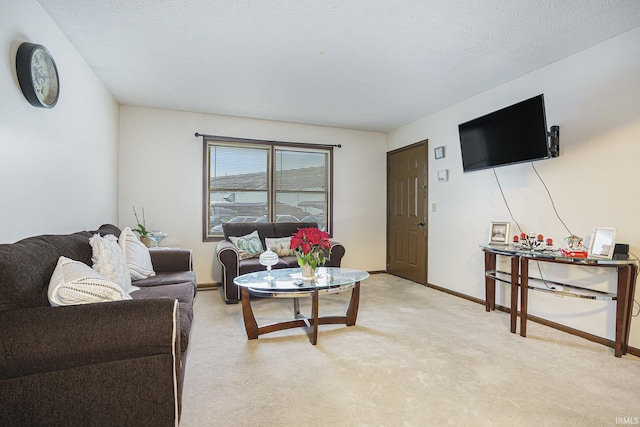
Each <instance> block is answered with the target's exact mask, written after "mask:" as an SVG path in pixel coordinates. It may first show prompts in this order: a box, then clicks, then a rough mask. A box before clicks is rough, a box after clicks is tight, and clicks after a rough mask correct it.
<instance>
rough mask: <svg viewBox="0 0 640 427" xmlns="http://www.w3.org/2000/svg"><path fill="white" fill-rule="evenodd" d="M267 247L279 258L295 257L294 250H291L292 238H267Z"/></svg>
mask: <svg viewBox="0 0 640 427" xmlns="http://www.w3.org/2000/svg"><path fill="white" fill-rule="evenodd" d="M264 243H265V247H266V248H269V249H271V250H272V251H273V252H275V253H276V254H277V255H278V256H292V255H295V252H294V250H293V249H291V236H289V237H275V238H271V237H267V238H265V239H264Z"/></svg>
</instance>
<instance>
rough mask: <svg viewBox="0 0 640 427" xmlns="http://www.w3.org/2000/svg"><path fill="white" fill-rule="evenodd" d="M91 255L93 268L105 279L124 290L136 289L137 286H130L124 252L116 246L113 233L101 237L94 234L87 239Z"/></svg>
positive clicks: (116, 242)
mask: <svg viewBox="0 0 640 427" xmlns="http://www.w3.org/2000/svg"><path fill="white" fill-rule="evenodd" d="M89 243H90V244H91V249H92V250H93V255H92V256H91V261H93V269H94V270H96V271H97V272H98V273H100V274H102V275H103V276H104V277H106V278H107V279H109V280H111V281H112V282H114V283H116V284H118V286H120V287H121V288H122V289H123V290H124V291H125V292H127V293H129V292H133V291H137V290H138V289H140V288H138V287H137V286H131V274H129V269H128V268H127V262H126V261H125V259H124V253H122V249H120V246H118V239H117V238H116V236H114V235H113V234H107V235H106V236H104V237H102V236H100V235H99V234H94V235H93V237H92V238H90V239H89Z"/></svg>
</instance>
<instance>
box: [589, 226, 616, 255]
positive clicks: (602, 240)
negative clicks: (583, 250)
mask: <svg viewBox="0 0 640 427" xmlns="http://www.w3.org/2000/svg"><path fill="white" fill-rule="evenodd" d="M616 233H617V229H616V228H608V227H595V228H594V229H593V233H592V234H591V241H590V242H589V257H590V258H603V259H611V258H612V257H613V250H614V249H615V246H616Z"/></svg>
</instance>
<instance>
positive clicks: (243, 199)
mask: <svg viewBox="0 0 640 427" xmlns="http://www.w3.org/2000/svg"><path fill="white" fill-rule="evenodd" d="M204 152H205V162H204V169H205V191H204V198H203V202H204V204H203V205H204V207H205V209H204V220H203V224H204V230H203V235H204V240H213V239H214V238H217V237H220V236H222V235H223V233H222V224H223V223H225V222H298V221H300V222H316V223H317V224H318V227H319V228H321V229H323V230H325V231H327V232H328V233H331V218H332V204H331V185H332V169H331V162H332V157H333V150H332V148H331V147H326V146H320V147H317V146H311V147H309V146H306V145H305V144H296V143H277V142H267V141H252V140H241V139H235V138H224V137H205V138H204Z"/></svg>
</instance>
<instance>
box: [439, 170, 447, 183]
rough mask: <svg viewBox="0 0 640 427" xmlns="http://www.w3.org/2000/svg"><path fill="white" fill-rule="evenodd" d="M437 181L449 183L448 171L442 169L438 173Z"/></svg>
mask: <svg viewBox="0 0 640 427" xmlns="http://www.w3.org/2000/svg"><path fill="white" fill-rule="evenodd" d="M438 181H440V182H444V181H449V169H442V170H439V171H438Z"/></svg>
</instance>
